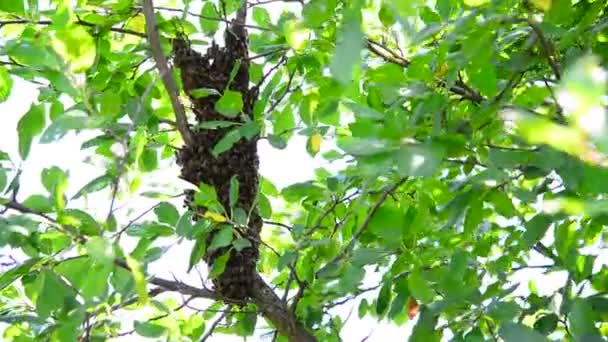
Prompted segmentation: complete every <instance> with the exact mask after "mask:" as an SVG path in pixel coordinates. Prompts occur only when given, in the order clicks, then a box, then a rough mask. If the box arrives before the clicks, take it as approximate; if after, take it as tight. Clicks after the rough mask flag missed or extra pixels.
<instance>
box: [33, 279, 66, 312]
mask: <svg viewBox="0 0 608 342" xmlns="http://www.w3.org/2000/svg"><path fill="white" fill-rule="evenodd" d="M38 277H40V278H41V279H40V282H41V283H42V284H41V289H40V293H39V294H38V298H37V299H36V312H38V314H39V315H40V316H41V317H49V316H50V315H51V314H52V313H53V312H54V311H58V310H60V309H62V308H63V306H64V305H65V304H67V303H68V299H70V297H73V293H71V291H70V290H69V289H68V287H67V286H66V284H65V282H64V281H63V280H62V279H60V278H59V277H57V275H56V274H54V273H52V272H51V271H49V270H45V271H43V272H41V273H40V275H39V276H38ZM72 299H73V298H72Z"/></svg>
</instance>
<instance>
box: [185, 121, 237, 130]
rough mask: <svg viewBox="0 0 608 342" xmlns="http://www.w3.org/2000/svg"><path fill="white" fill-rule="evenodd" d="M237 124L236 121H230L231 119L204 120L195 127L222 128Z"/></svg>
mask: <svg viewBox="0 0 608 342" xmlns="http://www.w3.org/2000/svg"><path fill="white" fill-rule="evenodd" d="M234 125H237V123H236V122H232V121H214V120H212V121H205V122H201V123H198V124H197V125H196V126H195V127H196V128H199V129H200V128H202V129H218V128H224V127H230V126H234Z"/></svg>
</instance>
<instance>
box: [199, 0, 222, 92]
mask: <svg viewBox="0 0 608 342" xmlns="http://www.w3.org/2000/svg"><path fill="white" fill-rule="evenodd" d="M209 18H210V19H209ZM219 19H220V18H219V13H218V12H217V9H216V8H215V4H214V3H213V2H211V1H207V2H205V5H203V8H202V10H201V17H200V24H201V28H202V29H203V32H205V33H206V34H208V35H212V34H214V33H215V32H216V31H217V29H218V28H219V23H220V21H219ZM195 98H196V97H195Z"/></svg>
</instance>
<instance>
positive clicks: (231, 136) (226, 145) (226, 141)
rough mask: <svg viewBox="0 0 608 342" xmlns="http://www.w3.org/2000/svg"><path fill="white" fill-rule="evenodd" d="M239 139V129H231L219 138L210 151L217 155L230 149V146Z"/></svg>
mask: <svg viewBox="0 0 608 342" xmlns="http://www.w3.org/2000/svg"><path fill="white" fill-rule="evenodd" d="M239 140H241V133H240V131H239V130H238V129H233V130H232V131H230V132H228V133H226V135H224V136H223V137H222V139H220V141H218V142H217V144H215V146H213V151H211V152H212V153H213V155H214V156H216V157H217V156H219V155H220V154H222V153H224V152H226V151H228V150H230V149H231V148H232V146H233V145H234V144H236V143H237V142H238V141H239Z"/></svg>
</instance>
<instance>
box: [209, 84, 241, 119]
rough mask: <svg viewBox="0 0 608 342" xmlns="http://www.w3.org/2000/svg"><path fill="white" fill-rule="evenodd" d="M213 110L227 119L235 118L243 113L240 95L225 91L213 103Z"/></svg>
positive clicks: (232, 91) (236, 92)
mask: <svg viewBox="0 0 608 342" xmlns="http://www.w3.org/2000/svg"><path fill="white" fill-rule="evenodd" d="M215 110H216V111H217V112H219V113H220V114H222V115H224V116H226V117H228V118H235V117H237V116H238V115H239V114H240V113H241V112H242V111H243V96H242V94H241V93H240V92H238V91H234V90H226V91H225V92H224V95H222V97H220V99H219V100H218V101H217V102H216V103H215Z"/></svg>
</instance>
